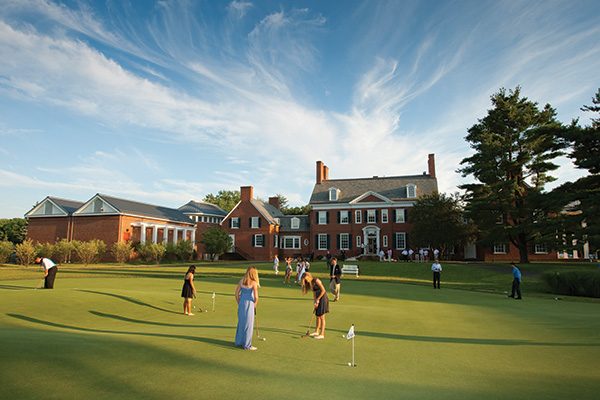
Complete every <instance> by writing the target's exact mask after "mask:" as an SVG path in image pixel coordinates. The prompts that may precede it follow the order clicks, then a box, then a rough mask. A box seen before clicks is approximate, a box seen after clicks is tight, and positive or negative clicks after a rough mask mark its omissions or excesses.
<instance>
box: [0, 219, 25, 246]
mask: <svg viewBox="0 0 600 400" xmlns="http://www.w3.org/2000/svg"><path fill="white" fill-rule="evenodd" d="M26 237H27V220H26V219H24V218H11V219H0V240H8V241H9V242H12V243H14V244H18V243H23V241H24V240H25V238H26Z"/></svg>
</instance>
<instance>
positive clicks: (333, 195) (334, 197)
mask: <svg viewBox="0 0 600 400" xmlns="http://www.w3.org/2000/svg"><path fill="white" fill-rule="evenodd" d="M329 201H338V190H337V189H336V188H329Z"/></svg>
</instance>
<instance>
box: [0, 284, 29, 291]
mask: <svg viewBox="0 0 600 400" xmlns="http://www.w3.org/2000/svg"><path fill="white" fill-rule="evenodd" d="M0 289H6V290H34V289H37V288H35V287H31V286H17V285H0Z"/></svg>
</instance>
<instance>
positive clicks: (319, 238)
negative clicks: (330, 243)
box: [317, 233, 329, 250]
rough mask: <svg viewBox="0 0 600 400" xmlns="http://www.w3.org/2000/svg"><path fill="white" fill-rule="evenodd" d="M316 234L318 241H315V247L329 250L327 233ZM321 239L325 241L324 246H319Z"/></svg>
mask: <svg viewBox="0 0 600 400" xmlns="http://www.w3.org/2000/svg"><path fill="white" fill-rule="evenodd" d="M317 236H318V237H317V239H318V243H317V246H318V247H317V249H318V250H329V248H328V247H327V234H326V233H319V234H318V235H317ZM322 240H324V241H325V245H324V246H321V244H322Z"/></svg>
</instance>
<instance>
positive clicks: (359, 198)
mask: <svg viewBox="0 0 600 400" xmlns="http://www.w3.org/2000/svg"><path fill="white" fill-rule="evenodd" d="M369 196H375V197H377V198H378V199H381V200H382V201H384V202H386V203H393V201H392V200H391V199H390V198H388V197H385V196H384V195H382V194H379V193H377V192H373V191H372V190H369V191H368V192H365V193H363V194H361V195H360V196H358V197H357V198H355V199H354V200H351V201H350V204H356V203H358V202H359V201H361V200H362V199H364V198H367V197H369ZM370 203H371V204H373V203H375V204H378V203H377V202H370Z"/></svg>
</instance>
